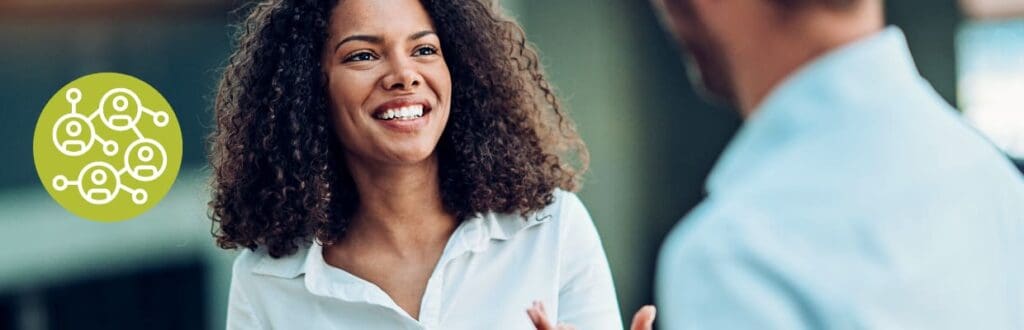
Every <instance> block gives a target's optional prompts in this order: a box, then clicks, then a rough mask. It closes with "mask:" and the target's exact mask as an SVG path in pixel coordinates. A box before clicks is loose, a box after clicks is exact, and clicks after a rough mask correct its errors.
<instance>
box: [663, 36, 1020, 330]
mask: <svg viewBox="0 0 1024 330" xmlns="http://www.w3.org/2000/svg"><path fill="white" fill-rule="evenodd" d="M707 190H708V197H707V199H706V200H705V201H704V202H703V203H702V204H701V205H699V206H698V207H697V208H696V209H695V210H694V211H693V212H692V213H691V214H689V215H688V216H687V217H686V218H685V219H684V220H683V221H682V222H681V223H680V224H679V225H677V226H676V228H675V229H674V230H673V231H672V233H671V234H670V235H669V237H668V239H667V241H666V242H665V245H664V246H663V250H662V253H661V256H660V259H659V267H658V276H657V283H656V285H657V301H658V304H659V305H660V306H659V313H658V317H659V321H660V324H661V325H662V326H667V328H668V329H693V328H701V329H1024V266H1022V265H1024V181H1022V178H1021V175H1020V174H1019V173H1018V172H1016V170H1015V169H1014V168H1013V167H1012V166H1011V164H1010V163H1009V162H1008V161H1007V159H1006V158H1005V157H1004V156H1003V155H1001V153H1000V152H999V151H998V150H996V149H995V148H994V147H993V146H992V145H991V144H990V143H989V142H988V141H986V140H985V139H984V138H983V137H981V136H980V135H979V134H978V133H977V132H976V131H974V130H972V129H971V128H969V127H968V126H966V125H965V124H964V123H963V122H962V120H961V119H960V118H959V116H958V114H957V113H956V112H955V110H954V109H952V108H951V107H950V106H949V105H948V104H946V103H945V102H944V101H943V99H942V98H940V96H939V95H938V94H936V92H935V91H934V89H932V87H931V86H930V85H929V84H928V83H927V82H926V81H925V80H924V79H923V78H921V76H920V74H919V73H918V72H917V71H916V69H915V66H914V63H913V60H912V59H911V56H910V52H909V51H908V48H907V45H906V41H905V38H904V36H903V34H902V32H901V31H900V30H899V29H897V28H888V29H886V30H884V31H882V32H880V33H878V34H876V35H874V36H871V37H868V38H866V39H863V40H860V41H857V42H855V43H851V44H849V45H846V46H844V47H842V48H840V49H837V50H835V51H832V52H830V53H829V54H826V55H824V56H822V57H820V58H818V59H816V60H814V61H813V62H812V63H810V64H808V65H806V66H805V67H804V68H802V69H800V70H799V71H797V72H796V73H795V74H793V75H791V76H790V77H789V78H788V79H786V80H785V81H784V82H783V83H782V84H781V85H780V86H778V87H777V88H776V89H775V91H773V92H772V93H771V95H769V96H768V98H767V99H766V100H765V101H764V103H763V104H762V105H761V106H760V107H759V108H758V109H757V111H756V112H755V113H754V115H753V116H751V117H750V118H749V120H748V121H747V122H746V124H745V125H744V126H743V128H742V129H741V130H740V132H739V133H738V135H737V136H736V138H735V139H734V140H733V141H732V142H731V144H730V145H729V146H728V148H727V149H726V151H725V153H724V154H723V156H722V158H721V160H720V161H719V163H718V164H717V165H716V166H715V168H714V170H713V171H712V174H711V176H710V177H709V179H708V182H707Z"/></svg>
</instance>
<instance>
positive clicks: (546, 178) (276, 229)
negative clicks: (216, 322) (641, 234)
mask: <svg viewBox="0 0 1024 330" xmlns="http://www.w3.org/2000/svg"><path fill="white" fill-rule="evenodd" d="M490 3H491V2H490V1H487V2H486V3H485V2H484V0H436V1H427V0H424V1H418V0H341V1H314V0H306V1H299V0H295V1H290V0H277V1H269V2H264V3H261V4H259V5H257V6H256V7H255V8H254V10H253V11H252V13H251V14H250V16H249V17H248V18H247V19H246V21H245V23H244V24H243V26H242V29H241V35H240V42H239V45H238V48H237V50H236V51H235V53H234V54H233V55H232V56H231V59H230V63H229V64H228V67H227V69H226V70H225V72H224V76H223V79H222V81H221V84H220V86H219V92H218V96H217V101H216V121H217V129H216V132H215V133H214V134H213V135H212V137H211V142H212V145H213V150H212V163H213V170H214V178H213V183H212V185H213V201H212V202H211V203H210V206H211V209H212V210H211V218H212V219H213V221H215V222H216V223H217V227H216V229H215V232H214V236H215V237H216V238H217V243H218V244H219V245H220V246H221V247H222V248H226V249H233V248H246V250H243V251H242V253H241V255H239V256H238V258H237V259H236V261H235V265H234V269H233V277H232V284H231V293H230V302H229V312H228V313H229V314H228V328H232V329H260V328H266V329H271V328H272V329H378V328H379V329H406V328H416V329H418V328H428V329H497V328H514V329H522V328H530V327H532V326H533V324H534V323H532V322H531V319H533V320H534V322H535V321H536V320H537V318H538V317H539V316H538V315H536V311H537V308H534V309H533V311H531V312H530V314H529V316H528V315H527V313H525V310H526V308H528V307H530V306H539V305H532V304H533V302H534V301H539V302H542V303H544V304H545V306H546V308H545V310H546V311H547V312H546V313H545V315H543V317H545V318H546V319H545V320H544V321H545V322H547V319H550V320H556V321H558V322H566V323H571V324H573V325H576V326H579V327H580V328H582V329H605V328H615V329H618V328H621V323H620V321H619V320H618V315H619V313H618V309H617V306H616V298H615V293H614V291H613V286H612V279H611V276H610V273H609V270H608V265H607V261H606V259H605V255H604V252H603V250H602V248H601V244H600V241H599V238H598V235H597V232H596V230H595V228H594V226H593V224H592V222H591V219H590V217H589V215H588V214H587V211H586V209H584V207H583V205H582V204H581V203H580V201H579V199H578V198H577V197H576V196H575V195H573V194H572V193H569V192H567V191H572V190H574V189H575V188H576V187H577V181H578V177H579V175H580V174H581V173H582V172H583V170H584V169H585V166H586V161H587V153H586V150H585V148H584V146H583V144H582V142H581V141H580V139H579V137H578V136H577V134H576V132H575V130H574V129H573V128H572V123H571V121H570V120H569V118H568V117H566V115H565V113H564V111H563V110H562V108H561V107H560V106H559V103H558V101H557V99H556V98H555V96H554V95H553V93H552V92H551V88H550V87H549V85H548V82H547V81H546V80H545V78H544V75H543V73H542V70H541V68H540V67H539V65H538V63H539V62H538V58H537V54H536V52H535V51H534V50H533V49H532V48H531V47H530V46H529V45H528V44H527V42H526V40H525V37H524V34H523V31H522V29H521V28H520V27H519V26H518V25H517V24H516V23H514V22H513V21H511V20H509V19H507V18H505V17H503V16H501V15H499V14H498V13H497V10H498V8H495V7H494V6H495V5H493V4H490ZM570 159H576V160H579V161H580V163H581V164H582V165H580V166H572V165H570V164H569V160H570Z"/></svg>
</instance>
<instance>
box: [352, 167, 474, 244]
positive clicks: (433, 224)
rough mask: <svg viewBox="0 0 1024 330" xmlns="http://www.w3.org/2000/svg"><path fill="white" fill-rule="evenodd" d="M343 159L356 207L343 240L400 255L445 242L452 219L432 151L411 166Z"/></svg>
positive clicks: (454, 222) (451, 225) (450, 230)
mask: <svg viewBox="0 0 1024 330" xmlns="http://www.w3.org/2000/svg"><path fill="white" fill-rule="evenodd" d="M347 163H348V165H349V170H350V171H351V173H352V179H353V181H354V182H355V186H356V189H357V190H358V193H359V206H358V208H357V210H356V212H355V214H354V215H353V217H352V222H351V223H350V224H349V230H348V234H346V236H347V238H346V240H348V241H350V242H351V243H355V244H358V245H361V246H364V247H371V246H372V247H375V248H377V249H388V250H392V252H395V253H398V254H401V255H409V254H415V253H416V251H418V250H422V247H423V246H424V245H436V244H441V245H443V244H445V242H447V240H448V237H449V236H450V235H451V233H452V232H453V231H454V230H455V227H456V225H457V221H456V219H455V217H454V216H453V215H452V214H450V213H449V212H447V211H446V210H445V209H444V203H443V202H442V199H441V185H440V180H439V178H438V160H437V157H436V155H432V156H430V157H428V158H427V159H426V160H424V161H422V162H420V163H417V164H411V165H381V164H366V163H361V162H357V161H349V162H347ZM356 241H358V242H356Z"/></svg>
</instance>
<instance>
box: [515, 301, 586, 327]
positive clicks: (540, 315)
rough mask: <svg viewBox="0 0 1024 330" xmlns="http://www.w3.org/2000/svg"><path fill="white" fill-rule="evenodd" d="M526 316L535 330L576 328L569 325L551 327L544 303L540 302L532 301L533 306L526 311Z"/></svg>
mask: <svg viewBox="0 0 1024 330" xmlns="http://www.w3.org/2000/svg"><path fill="white" fill-rule="evenodd" d="M526 315H529V316H530V321H532V322H533V326H534V327H535V328H537V330H576V327H574V326H572V325H569V324H559V325H558V326H553V325H551V320H550V319H548V312H547V310H545V309H544V303H542V302H540V301H534V302H533V306H530V308H529V309H527V310H526Z"/></svg>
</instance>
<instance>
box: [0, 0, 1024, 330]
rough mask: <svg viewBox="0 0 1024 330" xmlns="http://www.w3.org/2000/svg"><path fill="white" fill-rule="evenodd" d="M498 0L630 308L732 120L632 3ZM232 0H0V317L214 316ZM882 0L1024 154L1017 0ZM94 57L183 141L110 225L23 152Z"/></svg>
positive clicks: (143, 319)
mask: <svg viewBox="0 0 1024 330" xmlns="http://www.w3.org/2000/svg"><path fill="white" fill-rule="evenodd" d="M502 3H503V5H504V6H505V7H506V8H507V9H508V10H509V12H510V13H511V14H512V15H513V16H515V17H517V18H518V19H519V20H520V22H521V23H522V24H523V25H524V27H525V28H526V30H527V33H528V35H529V37H530V39H531V40H532V41H533V42H534V43H535V44H536V45H537V47H538V48H539V49H540V50H541V53H542V56H543V61H544V63H545V65H546V67H547V71H548V73H549V76H550V79H551V80H552V81H553V82H554V84H555V85H556V86H557V87H558V90H559V93H560V95H561V97H562V98H563V99H564V101H565V103H566V104H567V105H568V106H569V108H570V109H571V113H572V115H573V117H574V118H575V120H576V122H577V124H578V127H579V129H580V131H581V134H582V135H583V138H584V140H585V141H586V142H587V143H588V145H589V147H590V149H591V153H592V170H591V172H590V173H589V175H588V176H587V180H586V183H585V186H584V188H583V190H582V192H581V194H580V195H581V197H582V199H583V200H584V202H585V203H586V205H587V206H588V208H589V210H590V213H591V214H592V216H593V218H594V220H595V222H596V223H597V226H598V229H599V231H600V233H601V235H602V239H603V242H604V247H605V249H606V251H607V254H608V258H609V260H610V262H611V266H612V271H613V274H614V277H615V281H616V286H617V292H618V295H619V303H620V306H621V307H622V310H623V312H624V314H631V312H632V311H633V310H635V309H636V308H637V307H639V306H640V305H642V304H645V303H650V302H652V301H653V299H654V298H653V293H652V287H651V278H652V274H653V273H654V267H655V265H654V261H655V258H656V256H657V251H658V248H659V246H660V244H661V240H662V238H663V237H664V236H665V235H666V233H667V232H668V231H669V229H670V228H671V227H672V226H673V225H674V224H675V223H676V222H677V220H678V219H679V218H680V217H682V216H683V215H685V214H686V212H687V211H689V210H690V209H691V208H692V207H693V206H694V205H696V204H697V203H698V202H699V201H700V200H701V198H702V190H703V181H704V178H705V176H706V175H707V173H708V171H709V170H710V169H711V167H712V165H713V164H714V162H715V160H716V158H717V157H718V155H719V153H720V152H721V151H722V149H723V148H724V147H725V145H726V143H727V142H728V140H729V139H730V138H731V136H732V135H733V133H734V132H735V131H736V129H737V127H738V126H739V124H740V121H739V119H738V118H737V116H735V115H734V114H733V113H732V112H731V111H729V110H727V109H722V108H716V107H714V106H711V105H708V104H705V103H703V102H702V101H701V100H700V99H699V98H698V97H697V96H696V95H695V94H694V92H692V91H691V89H690V87H689V83H688V82H687V79H686V74H685V72H684V69H683V65H682V61H681V60H680V59H679V56H678V55H677V53H676V50H675V48H674V46H672V45H670V44H669V42H668V39H667V36H666V35H665V33H663V32H662V31H661V30H660V28H659V27H658V25H657V21H656V19H655V17H654V14H653V12H652V10H651V8H650V7H649V6H648V5H647V3H646V1H619V0H558V1H549V0H502ZM241 5H242V3H241V2H239V1H234V0H147V1H142V0H0V44H3V45H4V47H3V51H0V76H2V77H7V80H4V81H2V82H0V86H2V87H0V99H2V100H3V101H4V107H5V108H6V111H4V117H5V118H4V119H3V120H0V132H2V134H3V137H4V138H3V139H0V150H3V153H4V155H5V162H4V163H3V165H0V265H2V266H0V329H18V330H37V329H222V328H223V327H224V312H225V306H226V297H227V291H226V290H227V284H228V280H229V276H230V267H231V260H232V258H233V256H234V255H235V253H234V252H229V251H222V250H219V249H217V248H215V246H214V245H213V243H212V239H211V237H210V221H209V220H208V218H207V217H206V201H207V199H208V197H209V193H208V191H207V188H206V187H205V184H206V176H207V175H208V170H207V168H206V159H205V145H204V136H205V135H206V134H207V132H208V131H209V128H210V126H211V123H210V119H211V118H212V115H211V100H212V99H213V96H214V87H215V85H216V80H217V78H218V74H219V72H220V69H221V67H222V65H223V64H224V62H225V60H226V58H227V55H228V54H229V52H230V50H231V45H232V42H233V40H232V39H231V35H232V34H233V27H232V25H233V24H235V23H237V22H238V20H239V19H240V18H241V17H242V14H243V13H244V11H235V9H236V8H239V7H240V6H241ZM886 6H887V7H888V17H889V21H890V22H891V23H893V24H897V25H899V26H901V27H902V28H903V29H904V31H905V32H906V34H907V35H908V37H909V39H910V45H911V48H912V51H913V52H914V53H915V57H916V59H917V61H918V66H919V68H920V69H921V71H922V73H923V75H924V76H925V77H926V78H927V79H928V80H930V81H931V83H932V84H933V85H934V86H935V87H936V89H937V90H938V91H939V92H940V93H941V94H942V95H943V96H944V97H945V98H946V99H947V100H949V101H950V102H951V103H952V104H955V105H956V106H957V107H958V108H959V109H960V110H961V111H962V112H963V114H964V116H965V117H966V118H967V120H968V121H969V122H970V123H971V124H973V125H975V126H976V127H977V128H978V129H979V130H980V131H981V132H983V133H984V134H986V135H987V136H989V137H990V138H991V140H992V141H993V143H994V144H996V145H997V146H999V147H1000V148H1002V149H1003V150H1005V151H1006V152H1007V154H1008V155H1009V156H1010V157H1016V158H1024V0H964V1H960V2H958V1H955V0H899V1H886ZM100 71H117V72H123V73H127V74H130V75H134V76H136V77H139V78H141V79H142V80H145V81H147V82H149V83H150V84H151V85H153V86H154V87H156V88H157V89H158V90H160V91H161V92H162V93H163V95H164V96H165V97H166V98H167V99H168V101H170V102H171V104H172V105H173V106H174V111H175V112H176V113H177V116H178V120H179V121H180V122H181V127H182V133H183V136H184V143H185V148H184V153H185V155H184V161H183V164H182V171H181V173H182V174H181V175H180V176H179V178H178V181H177V183H176V184H175V186H174V188H172V190H171V192H170V193H169V194H168V196H167V197H166V198H165V199H164V200H163V201H162V202H161V203H160V204H159V205H157V206H156V207H155V208H154V209H153V210H151V211H150V212H147V213H146V214H144V215H143V216H140V217H139V218H137V219H134V220H130V221H125V222H120V223H97V222H92V221H87V220H83V219H79V218H76V217H75V216H73V215H71V214H70V213H68V212H67V211H65V210H64V209H62V208H61V207H60V206H59V205H57V204H56V203H55V202H54V201H53V200H52V199H50V197H49V196H48V195H47V193H46V192H45V190H43V189H42V186H41V185H40V182H39V178H38V176H37V175H36V173H35V170H34V168H33V163H32V159H33V157H32V147H31V146H32V143H31V139H32V135H33V130H34V128H35V123H36V118H37V116H38V114H39V111H41V109H42V107H43V105H44V104H45V102H46V100H48V99H49V98H50V96H51V95H52V94H53V93H54V92H55V91H56V90H57V89H59V88H60V87H61V86H63V85H64V84H66V83H67V82H69V81H71V80H73V79H75V78H77V77H80V76H82V75H85V74H88V73H93V72H100ZM1018 164H1021V163H1020V162H1019V161H1018ZM496 306H501V303H500V302H497V303H496ZM508 308H525V307H523V306H508ZM524 317H525V315H524ZM624 319H625V317H624Z"/></svg>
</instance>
